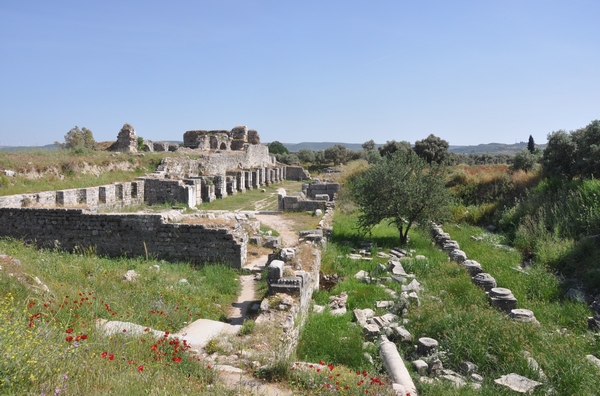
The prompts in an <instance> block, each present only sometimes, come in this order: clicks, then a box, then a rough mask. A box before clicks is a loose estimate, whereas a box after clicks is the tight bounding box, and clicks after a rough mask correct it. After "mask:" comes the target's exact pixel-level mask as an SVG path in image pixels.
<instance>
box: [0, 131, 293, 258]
mask: <svg viewBox="0 0 600 396" xmlns="http://www.w3.org/2000/svg"><path fill="white" fill-rule="evenodd" d="M150 143H151V142H148V141H146V146H148V147H149V146H150V145H151V144H150ZM137 144H138V142H137V135H136V133H135V129H134V128H133V127H132V126H131V125H129V124H125V125H124V126H123V128H122V129H121V131H120V132H119V135H118V138H117V141H116V142H115V143H114V144H113V145H112V146H111V147H110V148H109V150H113V151H120V152H127V153H134V152H137ZM159 145H160V144H159ZM154 148H156V145H154ZM164 148H165V150H166V149H168V150H169V151H181V152H182V153H184V154H185V153H190V154H194V158H190V157H188V156H177V157H166V158H164V159H163V161H162V163H161V164H160V165H159V167H158V170H157V171H156V172H154V173H153V174H150V175H146V176H144V177H140V178H138V179H137V180H136V181H134V182H127V183H114V184H110V185H105V186H96V187H89V188H81V189H70V190H60V191H45V192H39V193H29V194H19V195H12V196H3V197H0V220H1V222H2V224H3V227H2V229H1V230H0V235H1V236H12V237H18V238H22V239H26V240H30V241H33V242H35V243H37V244H38V245H41V246H53V247H63V248H65V249H68V250H72V249H74V248H75V247H77V246H85V247H95V249H97V251H98V253H100V254H106V255H110V256H118V255H128V256H137V255H147V254H153V255H155V256H157V257H159V258H163V259H167V260H179V261H191V262H196V263H201V262H224V263H229V264H230V265H231V266H233V267H236V268H240V267H241V266H243V265H244V263H245V260H246V244H247V241H248V235H247V234H246V233H245V232H243V230H242V227H241V226H240V224H239V222H236V224H233V225H226V226H218V227H215V226H205V225H202V224H178V221H177V220H173V219H165V218H163V217H161V215H147V214H98V213H97V212H98V210H99V209H111V208H120V207H125V206H129V205H135V204H147V205H156V204H163V203H172V204H175V203H184V204H186V205H187V206H189V207H190V208H195V207H197V206H199V205H201V204H202V203H203V202H211V201H213V200H215V199H219V198H225V197H227V196H228V195H233V194H237V193H242V192H244V191H246V190H252V189H258V188H261V187H262V186H267V185H270V184H273V183H279V182H282V181H283V180H285V178H286V167H285V166H284V165H283V164H280V163H277V161H276V160H275V157H273V156H271V155H269V150H268V147H267V146H264V145H261V144H260V137H259V135H258V133H257V132H256V131H254V130H248V128H247V127H245V126H238V127H235V128H233V129H232V130H231V131H210V132H207V131H188V132H186V133H185V134H184V147H183V148H181V147H179V146H176V145H173V144H167V145H166V146H165V147H164Z"/></svg>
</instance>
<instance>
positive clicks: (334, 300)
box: [329, 292, 348, 316]
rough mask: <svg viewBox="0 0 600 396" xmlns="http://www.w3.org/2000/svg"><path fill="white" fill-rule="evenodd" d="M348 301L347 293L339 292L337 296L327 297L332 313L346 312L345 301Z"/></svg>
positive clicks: (340, 313)
mask: <svg viewBox="0 0 600 396" xmlns="http://www.w3.org/2000/svg"><path fill="white" fill-rule="evenodd" d="M347 301H348V294H347V293H346V292H341V293H340V294H339V295H337V296H330V297H329V309H330V310H331V314H332V315H336V316H338V315H343V314H345V313H346V302H347Z"/></svg>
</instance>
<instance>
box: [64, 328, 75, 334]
mask: <svg viewBox="0 0 600 396" xmlns="http://www.w3.org/2000/svg"><path fill="white" fill-rule="evenodd" d="M65 332H66V333H67V334H71V333H72V332H73V329H67V330H66V331H65Z"/></svg>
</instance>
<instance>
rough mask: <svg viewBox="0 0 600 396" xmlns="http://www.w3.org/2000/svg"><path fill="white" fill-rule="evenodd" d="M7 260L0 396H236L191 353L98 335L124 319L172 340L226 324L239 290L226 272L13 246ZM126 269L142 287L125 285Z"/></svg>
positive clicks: (1, 295) (0, 308)
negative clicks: (190, 330) (186, 331)
mask: <svg viewBox="0 0 600 396" xmlns="http://www.w3.org/2000/svg"><path fill="white" fill-rule="evenodd" d="M0 252H3V253H4V254H8V255H10V256H12V257H14V258H16V259H18V260H19V261H20V264H19V265H16V264H15V263H14V262H12V261H9V260H8V259H6V258H3V259H2V260H0V266H2V267H3V268H2V271H1V272H0V355H1V356H2V362H1V363H0V372H1V373H2V375H1V376H0V394H3V395H23V394H36V395H40V394H59V393H61V394H65V395H84V394H85V395H103V394H127V395H142V394H144V395H146V394H154V395H158V394H161V395H162V394H188V393H194V394H207V395H209V394H210V395H212V394H223V395H225V394H230V393H229V391H226V390H225V389H223V388H222V387H221V386H220V385H219V383H218V382H215V379H216V374H215V372H214V370H213V369H211V368H210V367H208V366H207V364H205V363H203V362H202V361H200V360H198V358H196V357H194V356H193V355H192V354H190V353H189V352H188V349H189V347H188V346H187V345H184V344H182V343H180V342H174V341H172V342H169V340H167V338H158V339H156V338H154V337H153V336H151V335H149V334H148V335H144V336H142V337H139V338H138V337H128V336H127V334H126V333H124V334H123V335H118V336H112V337H105V336H103V335H102V334H101V333H100V332H99V331H98V329H97V328H96V321H97V320H98V319H105V320H119V321H127V322H133V323H137V324H140V325H142V326H147V327H149V328H153V329H156V330H159V331H164V332H165V334H166V333H167V332H174V331H177V330H180V329H181V328H182V327H184V326H185V325H186V324H187V323H189V322H191V321H193V320H195V319H197V318H206V319H215V320H219V319H223V318H225V315H226V309H227V307H228V306H229V305H230V304H231V302H232V301H233V300H234V299H235V297H236V295H237V291H238V282H237V281H236V278H237V277H238V274H237V273H236V272H234V271H232V270H231V269H229V268H228V267H225V266H207V267H199V268H198V267H191V266H189V265H187V264H184V263H181V264H176V263H166V262H163V261H154V260H148V261H146V260H143V259H137V260H131V259H105V258H101V257H96V256H93V255H78V254H67V253H61V252H56V251H38V250H36V249H34V248H30V247H25V246H23V245H22V244H21V243H20V242H16V241H11V240H7V239H1V240H0ZM128 270H135V271H136V272H137V273H138V274H139V275H140V279H138V280H137V281H135V282H125V281H123V280H122V276H123V275H124V274H125V272H127V271H128ZM36 278H37V279H39V280H41V281H42V282H44V283H45V284H46V285H47V286H48V288H49V290H50V291H49V292H47V293H42V292H40V290H39V288H40V287H39V285H37V284H36V282H35V281H34V280H35V279H36ZM181 279H186V280H187V282H180V280H181Z"/></svg>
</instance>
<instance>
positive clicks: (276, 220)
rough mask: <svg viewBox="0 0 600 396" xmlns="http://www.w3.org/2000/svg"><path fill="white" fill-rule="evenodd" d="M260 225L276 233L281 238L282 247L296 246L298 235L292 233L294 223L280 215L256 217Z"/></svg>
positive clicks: (294, 232)
mask: <svg viewBox="0 0 600 396" xmlns="http://www.w3.org/2000/svg"><path fill="white" fill-rule="evenodd" d="M256 219H257V220H258V221H260V222H261V224H264V225H266V226H267V227H270V228H272V229H274V230H275V231H277V232H278V233H279V235H280V236H281V244H282V245H283V247H293V246H296V245H297V244H298V233H297V232H296V231H294V222H293V221H292V220H289V219H286V218H284V217H283V216H280V215H265V214H262V215H261V214H259V215H256Z"/></svg>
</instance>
